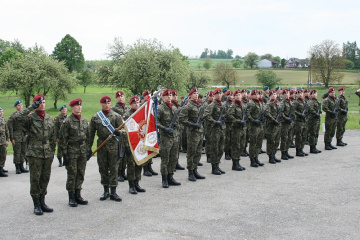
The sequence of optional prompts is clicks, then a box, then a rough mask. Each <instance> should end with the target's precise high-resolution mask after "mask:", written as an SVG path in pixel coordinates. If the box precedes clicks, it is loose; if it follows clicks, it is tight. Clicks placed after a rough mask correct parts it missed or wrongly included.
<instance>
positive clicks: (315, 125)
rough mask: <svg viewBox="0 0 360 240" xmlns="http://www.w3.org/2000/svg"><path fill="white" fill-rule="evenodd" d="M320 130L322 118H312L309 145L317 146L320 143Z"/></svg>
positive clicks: (309, 126) (309, 127)
mask: <svg viewBox="0 0 360 240" xmlns="http://www.w3.org/2000/svg"><path fill="white" fill-rule="evenodd" d="M319 130H320V118H319V119H310V120H309V122H308V135H309V145H310V146H316V145H317V143H318V137H319Z"/></svg>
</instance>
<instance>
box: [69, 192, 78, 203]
mask: <svg viewBox="0 0 360 240" xmlns="http://www.w3.org/2000/svg"><path fill="white" fill-rule="evenodd" d="M69 206H70V207H77V206H78V205H77V202H76V201H75V192H72V191H69Z"/></svg>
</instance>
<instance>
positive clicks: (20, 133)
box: [8, 112, 27, 142]
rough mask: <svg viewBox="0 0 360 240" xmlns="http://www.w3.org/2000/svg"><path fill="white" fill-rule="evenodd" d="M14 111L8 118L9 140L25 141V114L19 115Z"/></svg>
mask: <svg viewBox="0 0 360 240" xmlns="http://www.w3.org/2000/svg"><path fill="white" fill-rule="evenodd" d="M16 113H17V112H14V113H12V114H11V115H10V116H9V120H8V128H9V133H10V141H13V140H15V142H25V141H26V134H27V133H26V130H25V122H26V116H22V115H21V116H19V115H17V114H16Z"/></svg>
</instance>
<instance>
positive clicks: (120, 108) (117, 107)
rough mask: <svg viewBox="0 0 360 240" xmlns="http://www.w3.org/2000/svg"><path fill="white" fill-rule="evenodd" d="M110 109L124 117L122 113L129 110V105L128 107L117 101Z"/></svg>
mask: <svg viewBox="0 0 360 240" xmlns="http://www.w3.org/2000/svg"><path fill="white" fill-rule="evenodd" d="M112 110H113V111H114V112H116V113H117V114H120V116H122V117H123V119H124V115H125V113H126V112H128V111H129V110H130V107H128V106H125V107H123V106H121V105H120V104H119V103H116V104H115V106H113V107H112ZM124 120H125V119H124Z"/></svg>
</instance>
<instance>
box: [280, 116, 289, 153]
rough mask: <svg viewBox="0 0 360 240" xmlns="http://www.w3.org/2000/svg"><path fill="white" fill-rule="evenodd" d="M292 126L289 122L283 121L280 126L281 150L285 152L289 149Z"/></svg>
mask: <svg viewBox="0 0 360 240" xmlns="http://www.w3.org/2000/svg"><path fill="white" fill-rule="evenodd" d="M291 133H292V127H291V123H289V122H282V123H281V128H280V151H281V152H285V151H287V150H289V148H290V143H291V139H290V138H291V136H292V134H291Z"/></svg>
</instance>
